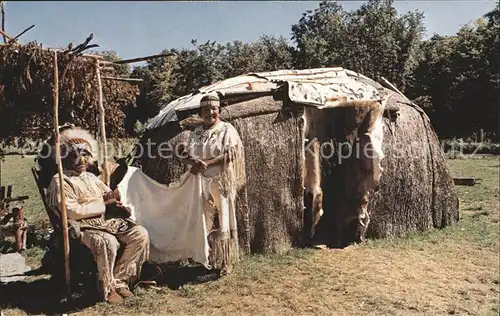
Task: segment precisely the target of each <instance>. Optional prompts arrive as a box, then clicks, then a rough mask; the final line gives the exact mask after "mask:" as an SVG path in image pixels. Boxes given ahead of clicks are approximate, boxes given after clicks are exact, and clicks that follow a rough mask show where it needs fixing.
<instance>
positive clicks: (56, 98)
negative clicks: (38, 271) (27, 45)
mask: <svg viewBox="0 0 500 316" xmlns="http://www.w3.org/2000/svg"><path fill="white" fill-rule="evenodd" d="M53 118H54V138H55V140H56V145H55V147H56V162H57V172H58V173H59V191H60V192H59V193H60V194H61V219H62V234H63V244H64V272H65V279H66V289H67V295H68V299H69V298H70V295H71V288H70V284H71V279H70V271H69V238H68V216H67V211H66V196H65V194H64V186H63V184H64V180H63V170H62V159H61V147H60V146H61V142H60V135H59V67H58V65H57V52H54V108H53Z"/></svg>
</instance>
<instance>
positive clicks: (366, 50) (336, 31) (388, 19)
mask: <svg viewBox="0 0 500 316" xmlns="http://www.w3.org/2000/svg"><path fill="white" fill-rule="evenodd" d="M424 30H425V28H424V24H423V14H422V13H421V12H418V11H415V12H409V13H406V14H404V15H401V16H398V14H397V11H396V9H395V8H394V6H393V0H370V1H368V2H367V3H366V4H363V5H362V6H361V7H360V8H359V9H358V10H356V11H353V12H346V11H344V10H343V8H342V6H341V5H339V4H338V3H336V2H328V1H323V2H321V3H320V5H319V8H317V9H316V10H314V11H307V12H306V13H304V14H303V16H302V18H301V19H300V21H299V22H298V23H297V24H294V25H293V26H292V34H293V36H292V39H293V41H294V42H295V44H296V48H295V54H294V56H295V63H296V65H297V66H298V67H299V68H311V67H336V66H340V67H344V68H348V69H352V70H354V71H358V72H361V73H364V74H365V75H367V76H369V77H372V78H374V79H378V78H379V77H380V76H385V77H387V78H388V79H389V80H390V81H392V82H394V83H395V84H396V85H397V86H398V87H399V88H400V89H402V90H404V89H405V88H406V86H407V84H408V83H411V82H413V81H414V79H413V78H412V72H413V70H414V68H415V67H416V65H417V64H418V59H419V44H420V40H421V38H422V34H423V32H424Z"/></svg>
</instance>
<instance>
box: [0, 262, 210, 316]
mask: <svg viewBox="0 0 500 316" xmlns="http://www.w3.org/2000/svg"><path fill="white" fill-rule="evenodd" d="M159 268H160V266H156V265H150V264H147V265H145V267H144V274H145V275H144V278H143V279H146V280H155V281H156V283H157V285H158V286H166V287H168V288H170V289H173V290H178V289H180V288H181V287H182V286H183V285H185V284H189V283H191V284H193V283H195V284H196V283H204V282H208V281H214V280H217V279H218V278H219V273H218V272H213V271H209V270H207V269H205V268H204V267H203V266H185V267H179V266H172V265H171V266H167V265H162V266H161V271H159ZM45 273H46V271H45V270H42V269H38V270H33V271H29V272H27V273H25V274H24V276H27V277H32V278H35V280H32V281H16V282H9V283H0V310H6V309H20V310H22V311H24V312H25V313H27V314H29V315H40V314H43V315H61V314H65V313H72V312H77V311H79V310H82V309H85V308H88V307H91V306H93V305H95V304H97V303H98V302H99V300H98V298H97V296H96V292H95V293H89V292H91V291H90V290H89V289H88V287H85V285H83V284H80V285H78V286H75V289H74V290H73V292H72V296H71V299H70V300H67V299H66V295H65V285H64V282H61V281H57V280H55V279H53V278H48V279H47V278H44V279H40V277H41V276H42V275H44V274H45ZM148 276H149V278H148ZM151 276H155V277H154V278H151ZM36 278H38V279H36ZM85 292H86V293H85Z"/></svg>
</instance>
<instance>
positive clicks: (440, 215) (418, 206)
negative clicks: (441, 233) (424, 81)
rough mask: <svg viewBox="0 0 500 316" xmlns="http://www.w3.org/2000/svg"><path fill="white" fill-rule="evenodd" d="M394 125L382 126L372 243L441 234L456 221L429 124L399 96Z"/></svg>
mask: <svg viewBox="0 0 500 316" xmlns="http://www.w3.org/2000/svg"><path fill="white" fill-rule="evenodd" d="M390 102H392V103H395V104H397V106H399V107H400V117H399V118H398V120H397V122H396V124H392V125H391V124H389V123H387V121H386V124H385V126H384V153H385V154H386V158H385V159H384V160H383V161H382V166H383V168H384V173H383V174H382V179H381V182H382V183H381V188H380V191H379V192H378V193H377V194H376V195H375V196H374V198H373V200H372V201H371V203H370V210H371V212H372V214H373V215H372V222H371V224H370V225H371V226H370V228H369V235H371V236H373V237H388V236H400V235H404V234H406V233H407V232H416V231H424V230H427V229H429V228H432V227H435V228H442V227H445V226H448V225H451V224H453V223H454V222H456V221H458V219H459V213H458V197H457V195H456V192H455V186H454V184H453V178H452V176H451V173H450V171H449V168H448V166H447V162H446V159H445V157H444V153H443V151H442V149H441V147H440V144H439V141H438V138H437V136H436V134H435V132H434V130H433V129H432V126H431V124H430V122H429V121H427V120H425V119H424V118H423V117H422V115H421V114H420V113H419V112H418V111H417V110H416V109H415V108H413V107H411V106H410V105H408V104H406V102H408V101H407V100H405V99H404V98H403V97H402V96H400V95H397V94H393V96H392V98H391V100H390Z"/></svg>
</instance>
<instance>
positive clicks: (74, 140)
mask: <svg viewBox="0 0 500 316" xmlns="http://www.w3.org/2000/svg"><path fill="white" fill-rule="evenodd" d="M72 136H73V137H72ZM91 143H92V142H91V141H90V140H86V139H84V138H82V134H80V135H71V132H67V133H64V134H61V157H62V158H63V160H62V165H63V172H64V184H63V188H64V192H63V193H64V194H65V198H66V210H67V216H68V220H74V221H76V222H77V223H78V225H79V227H80V230H81V232H82V234H81V240H82V242H83V243H84V244H85V245H86V246H87V247H88V248H89V249H90V250H91V251H92V253H93V255H94V259H95V261H96V263H97V269H98V273H99V288H100V291H101V295H102V296H103V298H104V300H106V301H107V302H109V303H121V302H122V301H123V298H124V297H130V296H133V294H132V292H131V291H130V286H132V285H134V284H135V283H136V282H137V281H138V279H139V277H140V274H141V269H142V265H143V263H144V262H145V261H146V260H147V259H148V256H149V237H148V233H147V231H146V230H145V229H144V227H142V226H139V225H137V224H135V223H134V222H133V221H132V220H130V219H128V218H127V217H128V215H129V214H126V210H125V209H124V208H121V210H123V213H124V216H120V217H116V216H115V217H111V218H109V217H110V216H105V215H109V212H108V211H106V209H107V206H111V205H112V204H117V205H118V206H120V202H119V194H118V193H117V191H111V189H110V188H109V187H108V186H106V185H105V184H104V183H103V182H102V181H101V180H99V179H98V178H97V177H96V176H95V175H94V174H92V173H90V172H87V171H86V169H87V164H88V159H89V158H91V157H92V147H91ZM59 192H60V185H59V175H58V174H55V175H54V177H53V178H52V181H51V183H50V185H49V187H48V190H47V200H48V201H47V202H48V204H49V206H50V207H51V209H52V210H54V212H56V214H57V215H58V216H59V217H60V205H61V204H60V203H61V201H60V193H59ZM115 206H116V205H115ZM115 209H116V207H115ZM122 247H123V249H120V255H118V249H119V248H122Z"/></svg>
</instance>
